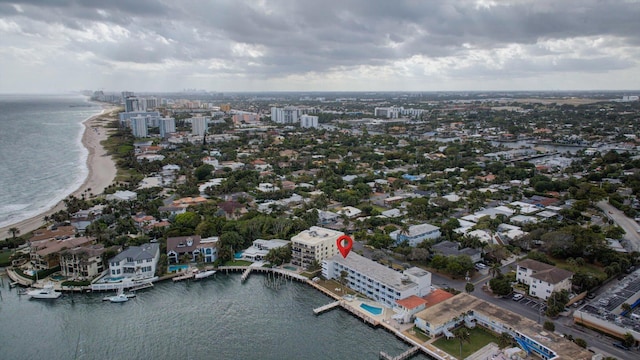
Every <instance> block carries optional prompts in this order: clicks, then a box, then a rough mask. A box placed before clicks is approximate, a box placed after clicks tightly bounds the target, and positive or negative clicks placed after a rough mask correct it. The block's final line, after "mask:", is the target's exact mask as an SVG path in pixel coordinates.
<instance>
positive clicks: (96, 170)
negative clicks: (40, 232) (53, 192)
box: [0, 103, 118, 239]
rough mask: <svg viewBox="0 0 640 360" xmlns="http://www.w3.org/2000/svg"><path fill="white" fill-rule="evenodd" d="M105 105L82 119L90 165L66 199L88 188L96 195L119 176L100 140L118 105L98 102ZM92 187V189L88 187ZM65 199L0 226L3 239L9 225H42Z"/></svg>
mask: <svg viewBox="0 0 640 360" xmlns="http://www.w3.org/2000/svg"><path fill="white" fill-rule="evenodd" d="M99 104H100V105H101V106H102V111H101V112H100V113H99V114H96V115H93V116H91V117H89V118H88V119H86V120H84V121H83V122H82V125H83V126H84V132H83V133H82V140H81V142H82V145H83V146H84V148H85V149H87V151H88V154H87V160H86V161H85V164H86V166H87V169H88V173H87V176H86V178H85V179H84V181H83V182H82V185H80V187H78V188H77V189H75V190H74V191H72V192H71V193H69V194H67V195H66V196H65V199H66V198H68V197H69V196H71V195H73V196H75V197H80V196H81V195H82V194H83V193H85V192H91V193H93V194H94V196H95V195H99V194H102V193H103V192H104V189H105V188H107V187H108V186H109V185H111V183H113V180H114V179H115V177H116V173H117V168H116V164H115V162H114V161H113V159H112V158H111V156H108V155H107V152H106V150H105V149H104V147H103V146H102V145H101V144H100V142H101V141H103V140H106V139H107V138H108V135H109V134H108V133H107V131H108V128H105V127H103V125H104V123H105V121H103V116H105V115H106V114H108V113H109V112H111V111H113V110H115V109H117V108H118V107H117V106H115V105H111V104H106V103H99ZM89 189H91V190H90V191H89ZM64 207H65V206H64V199H63V200H61V201H59V202H58V203H57V204H55V205H54V206H53V207H51V208H49V209H47V210H45V211H43V212H41V213H39V214H37V215H34V216H32V217H30V218H28V219H25V220H22V221H19V222H16V223H13V224H9V225H7V226H3V227H1V228H0V239H5V238H8V237H9V236H10V234H9V229H10V228H13V227H16V228H18V229H20V235H24V234H27V233H29V232H31V231H34V230H36V229H39V228H40V227H42V226H43V225H44V220H43V218H44V217H45V216H49V215H52V214H54V213H56V212H58V211H60V210H63V209H64Z"/></svg>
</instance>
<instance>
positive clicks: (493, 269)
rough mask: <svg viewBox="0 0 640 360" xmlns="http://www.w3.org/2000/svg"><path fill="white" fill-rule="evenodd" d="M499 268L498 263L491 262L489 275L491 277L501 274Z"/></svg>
mask: <svg viewBox="0 0 640 360" xmlns="http://www.w3.org/2000/svg"><path fill="white" fill-rule="evenodd" d="M500 268H501V266H500V263H497V262H495V263H493V264H491V267H490V268H489V274H490V275H491V277H496V276H500V275H502V270H501V269H500Z"/></svg>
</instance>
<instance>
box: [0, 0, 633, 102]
mask: <svg viewBox="0 0 640 360" xmlns="http://www.w3.org/2000/svg"><path fill="white" fill-rule="evenodd" d="M638 18H640V3H638V2H636V1H613V0H610V1H608V0H602V1H599V0H563V1H551V0H542V1H536V0H514V1H495V5H489V6H485V5H483V4H482V3H479V2H477V1H472V0H464V1H410V0H407V1H384V0H376V1H373V0H353V1H341V0H326V1H296V0H270V1H253V0H246V1H240V0H220V1H206V2H202V1H197V0H185V1H177V0H174V1H150V0H137V1H129V0H114V1H104V0H101V1H97V0H89V1H79V0H75V1H74V0H55V1H54V0H49V1H44V2H43V1H35V0H33V1H5V0H0V50H4V51H3V54H5V55H7V54H9V55H11V51H10V50H9V48H10V46H20V45H16V44H21V43H22V44H23V45H21V46H22V47H23V48H25V47H29V46H31V47H33V48H38V42H39V41H41V42H42V44H43V45H46V46H45V47H47V46H48V47H51V48H54V49H55V50H56V54H57V55H56V54H52V56H64V57H66V58H73V57H77V58H82V59H83V60H78V62H82V63H83V64H86V65H87V66H93V67H94V68H95V70H96V71H113V69H114V66H115V65H116V64H117V65H118V67H119V68H124V67H126V65H125V64H131V69H134V68H135V69H136V70H135V71H131V72H132V73H134V74H135V73H136V72H137V73H141V72H144V71H145V70H144V67H142V69H140V66H143V65H149V69H155V68H156V67H158V66H165V67H166V68H167V71H173V72H175V73H173V74H171V78H175V77H176V76H177V77H179V78H182V77H184V76H185V75H186V76H195V77H201V76H207V75H211V76H215V75H217V74H222V75H224V74H226V75H225V76H227V75H228V76H231V75H236V76H239V77H251V78H254V79H263V80H274V79H275V80H278V79H279V80H280V81H285V80H283V79H286V78H287V77H290V76H310V75H309V74H315V76H318V77H319V78H322V77H323V75H322V74H330V73H332V72H335V71H349V72H357V71H359V70H361V69H362V68H363V67H377V68H380V69H384V70H385V71H390V72H392V73H393V72H394V71H398V72H401V71H400V70H397V69H396V68H395V66H397V63H404V62H407V61H410V60H412V59H418V60H416V61H424V62H428V63H429V62H438V64H440V65H441V67H440V69H441V71H442V72H441V73H440V74H438V75H439V77H443V78H447V77H451V78H459V77H460V75H461V74H465V76H471V79H470V82H469V84H473V79H474V78H475V79H482V81H485V79H486V77H488V76H502V77H504V76H505V75H504V74H510V76H531V74H535V73H536V72H539V73H554V72H559V71H562V72H576V73H580V72H593V73H606V72H607V71H621V70H625V69H628V70H629V71H632V72H633V74H636V75H637V73H638V67H639V66H640V65H639V64H638V61H636V60H634V56H636V55H638V54H637V53H638V46H639V39H640V37H639V35H638V34H640V21H638V20H637V19H638ZM3 24H5V26H4V27H3ZM13 25H16V26H17V28H19V30H16V29H15V26H13ZM87 34H89V35H87ZM3 35H4V36H3ZM583 38H601V39H605V40H603V41H601V42H600V43H598V45H597V46H598V47H601V48H596V47H594V46H596V45H590V44H588V43H585V42H579V41H578V42H577V43H576V44H574V43H573V42H572V41H574V40H576V39H583ZM38 39H40V40H38ZM553 41H568V42H571V44H567V48H565V49H561V48H554V49H549V48H546V47H545V46H546V45H545V44H547V43H548V42H553ZM514 45H515V46H519V47H520V51H521V53H519V54H516V55H509V56H511V57H507V58H504V59H502V58H499V56H507V55H505V54H504V53H503V52H501V51H502V50H504V49H508V48H510V47H513V46H514ZM603 49H605V50H603ZM603 51H606V52H609V53H610V54H603ZM487 52H488V53H490V54H491V53H495V58H494V59H495V64H499V66H497V67H496V65H495V64H492V66H488V65H487V64H486V63H483V61H481V60H477V57H478V54H481V55H482V56H485V57H486V56H487V55H486V54H487ZM83 54H84V55H83ZM86 54H92V55H93V56H86ZM81 55H82V56H81ZM512 56H515V58H513V57H512ZM474 59H476V60H474ZM10 63H11V59H5V61H4V65H5V66H7V65H10ZM189 63H190V64H191V66H189V65H188V64H189ZM176 64H178V65H176ZM211 64H216V66H213V67H214V68H215V70H211V69H209V67H210V66H211ZM430 64H431V65H433V64H432V63H430ZM460 64H462V65H460ZM16 66H18V65H16ZM20 66H26V65H25V64H21V65H20ZM136 66H137V67H136ZM418 67H419V66H418ZM0 71H4V70H0ZM65 71H67V72H68V71H70V69H64V68H63V69H60V72H65ZM53 73H55V71H54V72H53ZM410 73H412V74H415V73H416V72H415V71H410ZM474 74H475V75H474ZM156 76H165V77H167V78H169V77H170V76H169V74H159V75H158V74H156ZM417 80H424V79H417ZM471 86H473V85H471ZM2 89H3V88H1V87H0V90H2Z"/></svg>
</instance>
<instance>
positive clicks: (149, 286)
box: [129, 283, 153, 291]
mask: <svg viewBox="0 0 640 360" xmlns="http://www.w3.org/2000/svg"><path fill="white" fill-rule="evenodd" d="M151 287H153V283H146V284H140V285H137V286H134V287H132V288H130V289H129V291H138V290H142V289H147V288H151Z"/></svg>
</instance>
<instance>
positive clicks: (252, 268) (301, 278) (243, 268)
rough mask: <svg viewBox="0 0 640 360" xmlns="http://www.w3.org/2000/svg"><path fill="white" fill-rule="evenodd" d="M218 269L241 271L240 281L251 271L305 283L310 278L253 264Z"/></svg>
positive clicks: (227, 271)
mask: <svg viewBox="0 0 640 360" xmlns="http://www.w3.org/2000/svg"><path fill="white" fill-rule="evenodd" d="M218 270H219V271H224V272H225V273H227V274H228V273H229V271H233V272H235V271H242V272H243V273H242V275H243V277H242V281H245V280H246V279H247V278H248V277H249V275H247V276H246V277H244V275H245V273H246V274H249V273H251V272H259V273H272V274H277V275H282V276H283V277H284V278H285V279H292V280H298V281H300V282H303V283H307V282H309V281H310V280H309V279H308V278H307V277H306V276H302V275H300V274H297V273H295V272H293V271H288V270H284V269H274V268H268V267H255V266H220V267H218Z"/></svg>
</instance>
